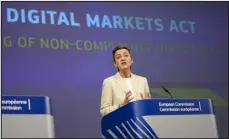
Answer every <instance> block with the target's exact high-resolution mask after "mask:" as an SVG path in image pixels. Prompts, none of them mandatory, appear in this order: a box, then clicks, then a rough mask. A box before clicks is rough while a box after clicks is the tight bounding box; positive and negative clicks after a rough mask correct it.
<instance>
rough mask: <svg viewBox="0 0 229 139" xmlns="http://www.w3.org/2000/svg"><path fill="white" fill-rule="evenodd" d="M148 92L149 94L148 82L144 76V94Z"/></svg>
mask: <svg viewBox="0 0 229 139" xmlns="http://www.w3.org/2000/svg"><path fill="white" fill-rule="evenodd" d="M148 93H149V94H150V90H149V84H148V81H147V79H146V78H145V95H146V94H148Z"/></svg>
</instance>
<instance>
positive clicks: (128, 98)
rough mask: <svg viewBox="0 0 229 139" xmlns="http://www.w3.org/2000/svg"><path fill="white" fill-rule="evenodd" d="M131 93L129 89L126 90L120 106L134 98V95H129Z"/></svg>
mask: <svg viewBox="0 0 229 139" xmlns="http://www.w3.org/2000/svg"><path fill="white" fill-rule="evenodd" d="M131 95H132V93H131V91H128V92H127V93H126V97H125V99H124V101H123V103H122V104H121V106H124V105H126V104H127V103H129V102H130V101H131V100H132V99H134V97H133V96H131Z"/></svg>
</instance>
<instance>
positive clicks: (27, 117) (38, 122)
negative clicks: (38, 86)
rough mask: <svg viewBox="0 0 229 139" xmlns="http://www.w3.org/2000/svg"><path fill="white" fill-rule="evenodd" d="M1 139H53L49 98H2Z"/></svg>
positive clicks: (52, 122)
mask: <svg viewBox="0 0 229 139" xmlns="http://www.w3.org/2000/svg"><path fill="white" fill-rule="evenodd" d="M2 137H3V138H54V137H55V134H54V121H53V116H52V113H51V104H50V99H49V97H46V96H2Z"/></svg>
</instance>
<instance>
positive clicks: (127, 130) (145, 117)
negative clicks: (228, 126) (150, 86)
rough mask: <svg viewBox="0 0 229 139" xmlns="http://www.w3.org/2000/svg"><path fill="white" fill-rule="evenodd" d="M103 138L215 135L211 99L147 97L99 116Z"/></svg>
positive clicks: (215, 129)
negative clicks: (100, 117) (101, 116)
mask: <svg viewBox="0 0 229 139" xmlns="http://www.w3.org/2000/svg"><path fill="white" fill-rule="evenodd" d="M101 127H102V134H103V136H104V137H105V138H218V132H217V125H216V120H215V114H214V110H213V105H212V101H211V100H210V99H148V100H138V101H134V102H130V103H129V104H127V105H125V106H123V107H121V108H119V109H117V110H115V111H113V112H111V113H109V114H107V115H106V116H104V117H103V118H102V123H101Z"/></svg>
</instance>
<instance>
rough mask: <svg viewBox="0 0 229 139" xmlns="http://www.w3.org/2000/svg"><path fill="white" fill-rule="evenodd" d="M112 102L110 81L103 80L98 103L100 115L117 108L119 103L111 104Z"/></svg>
mask: <svg viewBox="0 0 229 139" xmlns="http://www.w3.org/2000/svg"><path fill="white" fill-rule="evenodd" d="M112 102H113V95H112V88H111V83H110V82H109V81H108V80H104V81H103V86H102V95H101V104H100V113H101V115H102V116H105V115H106V114H108V113H110V112H112V111H114V110H116V109H118V108H119V105H114V106H113V104H112Z"/></svg>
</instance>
